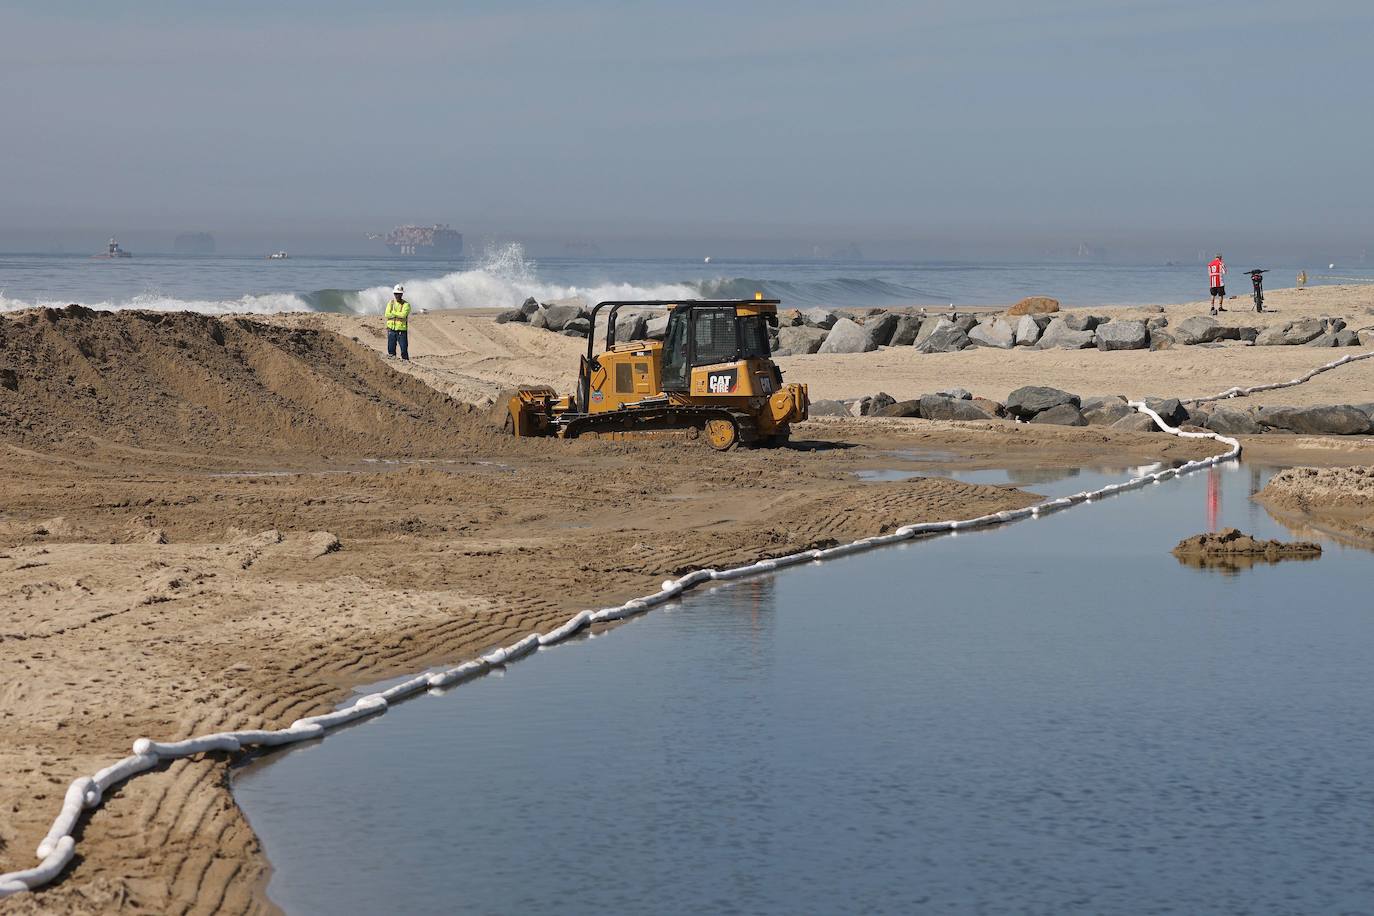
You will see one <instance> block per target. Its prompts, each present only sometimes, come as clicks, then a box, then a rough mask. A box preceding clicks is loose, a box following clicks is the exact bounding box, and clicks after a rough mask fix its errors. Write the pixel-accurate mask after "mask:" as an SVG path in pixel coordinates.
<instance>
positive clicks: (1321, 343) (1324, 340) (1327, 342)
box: [1303, 331, 1336, 347]
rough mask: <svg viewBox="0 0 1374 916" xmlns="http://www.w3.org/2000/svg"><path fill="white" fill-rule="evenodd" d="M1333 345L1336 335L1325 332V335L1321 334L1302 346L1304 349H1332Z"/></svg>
mask: <svg viewBox="0 0 1374 916" xmlns="http://www.w3.org/2000/svg"><path fill="white" fill-rule="evenodd" d="M1335 345H1336V335H1335V334H1334V333H1332V332H1330V331H1327V332H1326V333H1325V334H1322V335H1320V336H1319V337H1314V338H1312V339H1311V340H1309V341H1308V342H1307V343H1305V344H1303V346H1304V347H1334V346H1335Z"/></svg>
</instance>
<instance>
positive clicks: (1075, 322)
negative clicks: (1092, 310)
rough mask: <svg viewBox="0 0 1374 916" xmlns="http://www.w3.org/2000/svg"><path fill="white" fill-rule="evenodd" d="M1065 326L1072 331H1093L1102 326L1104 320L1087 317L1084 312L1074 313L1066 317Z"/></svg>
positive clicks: (1091, 316) (1092, 316)
mask: <svg viewBox="0 0 1374 916" xmlns="http://www.w3.org/2000/svg"><path fill="white" fill-rule="evenodd" d="M1064 324H1065V325H1066V326H1067V327H1068V329H1069V330H1070V331H1093V330H1096V329H1097V326H1098V325H1099V324H1102V319H1101V318H1099V317H1097V316H1096V315H1087V314H1084V313H1083V312H1073V313H1072V314H1066V315H1065V316H1064Z"/></svg>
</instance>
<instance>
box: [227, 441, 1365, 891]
mask: <svg viewBox="0 0 1374 916" xmlns="http://www.w3.org/2000/svg"><path fill="white" fill-rule="evenodd" d="M1267 474H1268V472H1267V471H1260V470H1258V469H1255V468H1250V467H1245V466H1234V467H1231V468H1228V469H1224V470H1216V471H1213V472H1209V473H1200V474H1194V475H1191V476H1189V477H1186V478H1183V479H1179V480H1175V481H1170V482H1168V483H1165V484H1162V485H1158V486H1154V487H1150V488H1147V489H1145V490H1142V491H1136V492H1132V493H1128V494H1125V495H1122V496H1118V497H1113V498H1110V499H1106V500H1102V501H1099V502H1094V503H1092V504H1089V505H1086V506H1082V507H1079V508H1075V509H1072V510H1070V511H1066V512H1061V513H1057V514H1054V515H1051V516H1048V517H1045V518H1041V519H1036V520H1030V521H1026V522H1021V523H1017V524H1014V525H1011V526H1008V527H1005V528H1002V529H995V530H989V531H981V532H962V533H959V534H957V535H956V536H947V537H943V538H938V539H934V540H926V541H915V542H907V543H904V544H902V545H899V546H896V547H891V548H886V549H882V550H877V551H871V552H868V553H864V554H859V555H856V556H852V557H849V558H845V559H841V560H836V561H831V562H828V563H825V564H813V565H810V566H805V567H798V568H795V569H791V570H787V571H784V572H782V573H779V574H777V575H776V576H773V577H771V578H766V579H760V580H747V581H744V582H741V583H738V584H735V585H729V586H721V587H717V588H714V589H712V590H710V591H707V592H699V593H694V594H692V595H690V596H688V597H687V598H686V600H683V601H681V602H680V603H678V604H674V605H669V606H667V607H666V608H664V609H660V610H655V611H653V612H651V613H650V614H648V615H646V616H644V617H642V618H638V619H635V620H634V621H632V622H630V623H628V624H626V625H622V626H619V627H616V628H614V629H611V630H609V631H606V632H603V633H601V634H599V635H596V636H593V637H590V638H587V639H583V640H580V641H576V642H572V643H566V644H564V645H562V646H560V647H557V648H553V649H551V650H542V651H540V652H539V653H538V654H537V655H536V656H535V657H533V658H531V659H529V660H527V661H525V662H521V663H520V664H518V665H515V666H513V667H512V668H510V669H509V670H508V671H506V672H504V673H503V674H501V675H499V676H488V677H485V678H483V679H480V680H478V681H475V682H472V683H469V684H467V685H464V686H462V687H459V688H456V689H455V690H453V691H452V692H451V693H450V695H448V696H446V697H443V698H438V699H436V698H420V699H417V700H415V701H412V702H409V703H405V704H402V705H399V706H398V707H396V708H395V709H393V710H392V711H390V712H388V713H387V714H386V715H385V716H382V717H380V718H378V719H375V720H371V721H368V722H366V723H365V724H362V725H359V726H357V727H354V728H351V729H349V730H347V732H346V733H344V734H339V735H336V736H334V737H332V738H330V739H329V740H327V741H323V742H319V743H316V744H314V745H311V746H306V747H301V748H299V749H295V750H291V751H287V752H285V753H280V754H275V755H271V756H268V757H265V758H262V759H260V760H258V761H256V762H253V763H251V764H249V765H248V766H246V767H244V768H243V769H241V770H239V771H238V773H237V774H236V777H235V780H234V786H235V794H236V797H237V798H238V800H239V803H240V804H241V805H242V806H243V808H244V810H245V811H246V812H247V815H248V818H249V820H250V822H251V823H252V826H253V827H254V829H255V830H256V831H257V832H258V834H259V835H260V836H261V837H262V840H263V843H264V846H265V849H266V852H267V855H268V857H269V858H270V859H271V861H272V863H273V865H274V866H275V874H274V876H273V879H272V881H271V884H270V886H269V889H268V892H269V894H270V896H271V897H272V898H273V899H274V900H275V901H276V902H277V903H279V904H280V905H281V906H282V907H283V908H284V909H285V910H286V911H287V912H291V913H372V912H407V913H441V912H443V913H447V912H472V913H498V912H524V913H559V914H564V913H604V912H640V913H648V912H654V913H679V912H681V913H686V912H702V911H710V912H737V913H797V912H809V913H839V912H915V911H931V912H958V913H964V912H986V911H991V912H1005V911H1011V910H1015V911H1018V912H1031V913H1069V912H1075V913H1147V912H1163V911H1171V912H1210V913H1231V912H1235V913H1239V912H1262V913H1289V912H1293V913H1298V912H1303V913H1311V912H1367V911H1369V908H1370V901H1372V900H1374V874H1371V870H1370V868H1369V863H1370V862H1371V861H1374V833H1371V831H1370V830H1369V824H1370V822H1371V818H1372V817H1374V730H1371V728H1370V727H1369V723H1368V710H1369V700H1370V693H1369V677H1368V672H1369V659H1370V658H1371V657H1374V608H1371V605H1370V602H1369V598H1368V594H1369V592H1368V588H1369V582H1370V576H1371V574H1374V556H1371V555H1370V554H1369V553H1367V552H1365V551H1361V550H1356V549H1350V548H1345V547H1342V546H1340V545H1339V544H1336V543H1333V542H1331V541H1327V542H1325V548H1326V551H1325V553H1324V554H1323V555H1322V557H1321V558H1320V559H1318V560H1314V561H1308V562H1289V563H1285V564H1282V565H1276V566H1257V567H1255V568H1253V569H1249V570H1245V571H1241V572H1229V573H1227V572H1221V571H1217V570H1206V569H1196V568H1192V567H1189V566H1185V565H1182V564H1180V563H1179V562H1178V561H1177V560H1176V559H1175V558H1174V557H1173V556H1172V555H1171V554H1170V553H1169V551H1170V548H1172V547H1173V545H1174V544H1175V543H1176V542H1177V541H1178V540H1180V539H1181V538H1183V537H1186V536H1189V535H1192V534H1196V533H1198V532H1199V531H1203V530H1206V529H1207V528H1208V527H1209V526H1212V525H1236V526H1238V527H1241V528H1242V529H1243V530H1245V531H1247V532H1249V533H1252V534H1254V535H1256V536H1262V537H1285V538H1287V537H1290V536H1291V532H1289V531H1287V530H1286V529H1284V528H1282V527H1281V526H1279V525H1278V524H1276V523H1275V522H1274V521H1273V520H1272V519H1270V518H1269V516H1268V515H1267V514H1266V513H1265V512H1264V510H1263V509H1262V508H1260V507H1259V506H1257V505H1256V504H1254V503H1253V502H1251V501H1250V500H1249V499H1248V497H1249V496H1250V495H1251V493H1253V492H1254V491H1255V490H1256V489H1257V488H1258V487H1259V486H1260V485H1261V483H1262V481H1263V479H1264V478H1265V477H1267ZM888 485H891V484H888ZM1304 536H1310V533H1308V532H1304Z"/></svg>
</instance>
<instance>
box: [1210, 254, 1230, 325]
mask: <svg viewBox="0 0 1374 916" xmlns="http://www.w3.org/2000/svg"><path fill="white" fill-rule="evenodd" d="M1207 285H1208V286H1209V287H1211V290H1212V314H1213V315H1215V314H1216V313H1217V312H1224V311H1226V262H1225V261H1223V260H1222V259H1221V252H1217V256H1216V257H1215V258H1213V259H1212V262H1211V263H1210V264H1208V265H1207Z"/></svg>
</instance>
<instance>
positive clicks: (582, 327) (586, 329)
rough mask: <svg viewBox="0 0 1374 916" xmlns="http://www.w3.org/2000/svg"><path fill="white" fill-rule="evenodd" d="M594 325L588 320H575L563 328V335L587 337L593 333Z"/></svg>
mask: <svg viewBox="0 0 1374 916" xmlns="http://www.w3.org/2000/svg"><path fill="white" fill-rule="evenodd" d="M591 330H592V323H591V321H589V320H588V319H586V318H574V319H573V320H572V321H569V322H568V323H567V324H566V325H564V327H563V331H562V333H564V334H567V335H568V336H570V337H586V336H587V335H588V334H590V333H591Z"/></svg>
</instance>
